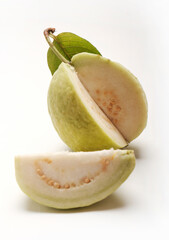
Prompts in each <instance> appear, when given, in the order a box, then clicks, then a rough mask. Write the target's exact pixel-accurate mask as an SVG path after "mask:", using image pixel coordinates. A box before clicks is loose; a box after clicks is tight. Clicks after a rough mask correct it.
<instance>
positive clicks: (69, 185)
mask: <svg viewBox="0 0 169 240" xmlns="http://www.w3.org/2000/svg"><path fill="white" fill-rule="evenodd" d="M43 161H44V162H46V163H47V164H50V163H52V160H50V159H44V160H43ZM101 163H102V170H101V171H100V172H98V173H97V174H96V175H95V176H94V177H96V176H98V175H99V174H100V173H101V172H102V171H105V170H106V169H107V166H108V165H109V164H110V160H109V159H102V161H101ZM35 167H36V173H37V175H38V176H39V177H40V178H41V179H42V180H43V181H44V182H45V183H46V184H48V185H49V186H51V187H53V188H57V189H69V188H72V187H73V188H74V187H77V186H79V185H76V184H75V183H73V182H72V183H66V184H64V185H61V184H60V183H59V181H57V180H54V179H51V178H48V177H47V176H46V175H45V174H44V172H43V170H42V169H41V167H40V165H39V163H38V161H36V162H35ZM94 177H91V178H88V177H85V178H83V179H81V181H80V185H82V184H88V183H90V182H91V181H93V180H94Z"/></svg>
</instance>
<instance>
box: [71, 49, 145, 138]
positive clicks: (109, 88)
mask: <svg viewBox="0 0 169 240" xmlns="http://www.w3.org/2000/svg"><path fill="white" fill-rule="evenodd" d="M71 63H72V65H73V66H74V68H75V70H76V72H77V74H78V77H79V79H80V81H81V82H82V84H83V85H84V87H85V88H86V89H87V90H88V92H89V94H90V96H91V97H92V98H93V99H94V101H95V102H96V103H97V104H98V106H99V107H100V108H101V109H102V110H103V112H104V113H105V114H106V116H107V117H108V118H109V119H110V120H111V121H112V122H113V124H114V125H115V126H116V127H117V129H118V130H119V131H120V133H121V134H122V135H123V137H124V138H125V139H126V140H127V141H128V142H131V141H132V140H133V139H134V138H136V137H137V136H138V135H139V134H140V133H141V132H142V131H143V129H144V128H145V126H146V123H147V100H146V95H145V93H144V90H143V88H142V86H141V84H140V83H139V81H138V80H137V78H136V77H135V76H134V75H133V74H132V73H131V72H129V71H128V70H127V69H126V68H125V67H123V66H122V65H121V64H119V63H116V62H112V61H110V60H109V59H107V58H104V57H102V56H99V55H95V54H88V53H82V54H77V55H75V56H73V58H72V60H71Z"/></svg>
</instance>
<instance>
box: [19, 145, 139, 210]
mask: <svg viewBox="0 0 169 240" xmlns="http://www.w3.org/2000/svg"><path fill="white" fill-rule="evenodd" d="M46 158H48V159H49V158H50V159H51V160H52V163H51V165H50V166H49V167H48V171H47V170H46V172H47V175H48V177H49V176H50V174H51V175H52V174H53V172H56V173H57V169H58V168H56V164H57V161H60V162H59V164H60V163H61V162H62V164H63V165H64V163H65V165H64V167H63V170H65V175H64V174H63V175H62V177H61V178H62V179H63V178H66V175H67V174H69V175H70V174H71V171H72V169H71V168H69V166H67V164H68V162H70V164H71V163H72V164H73V163H74V162H75V164H74V166H73V168H75V170H76V171H77V175H78V176H81V174H82V175H83V174H84V173H83V172H84V165H85V164H87V165H88V167H89V168H91V169H92V168H93V169H95V167H96V169H97V166H98V165H99V164H103V161H105V160H106V161H107V160H108V161H109V165H106V166H107V167H106V169H105V168H104V165H103V167H102V168H100V169H101V172H100V174H98V175H97V176H96V177H95V178H94V179H93V180H92V181H91V182H90V183H87V184H83V185H80V186H76V187H73V188H69V189H64V188H61V189H56V188H54V187H53V186H49V185H48V184H46V183H44V181H42V180H41V179H40V177H39V176H38V175H37V173H36V167H35V163H36V162H37V161H40V163H41V164H42V162H43V160H44V159H46ZM76 163H78V164H77V165H78V166H76ZM46 164H47V163H46ZM93 165H94V166H93ZM57 166H59V165H57ZM43 167H44V169H46V165H43ZM134 167H135V156H134V153H133V151H131V150H112V149H111V150H103V151H97V152H80V153H56V154H48V155H43V156H42V155H40V156H38V155H36V156H18V157H16V158H15V173H16V179H17V182H18V184H19V186H20V188H21V189H22V191H23V192H24V193H25V194H27V195H28V196H29V197H30V198H32V199H33V200H34V201H36V202H38V203H40V204H42V205H45V206H49V207H53V208H58V209H70V208H77V207H84V206H89V205H91V204H94V203H96V202H98V201H101V200H102V199H104V198H106V197H107V196H109V195H110V194H111V193H112V192H114V191H115V190H116V189H117V188H118V187H119V186H120V185H121V184H122V183H123V182H124V181H125V180H126V179H127V178H128V176H129V175H130V174H131V172H132V171H133V169H134ZM86 174H88V173H87V171H86ZM52 176H53V175H52ZM73 177H74V172H72V178H73Z"/></svg>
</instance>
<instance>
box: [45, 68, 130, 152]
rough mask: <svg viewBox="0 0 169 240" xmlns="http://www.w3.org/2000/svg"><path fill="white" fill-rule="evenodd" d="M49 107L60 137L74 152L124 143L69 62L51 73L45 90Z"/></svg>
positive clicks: (118, 146)
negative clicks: (50, 78) (51, 76)
mask: <svg viewBox="0 0 169 240" xmlns="http://www.w3.org/2000/svg"><path fill="white" fill-rule="evenodd" d="M48 109H49V114H50V116H51V119H52V122H53V125H54V127H55V129H56V130H57V132H58V134H59V136H60V137H61V139H62V140H63V141H64V142H65V143H66V144H67V145H68V146H69V147H70V148H71V149H72V150H74V151H95V150H102V149H109V148H112V147H113V148H115V149H116V148H122V147H124V146H126V145H127V143H126V141H125V140H124V138H123V137H122V135H121V134H120V132H119V131H118V130H117V128H116V127H115V126H114V125H113V124H112V122H111V121H110V120H109V119H108V118H107V116H106V115H105V114H104V113H103V112H102V110H101V109H100V108H99V107H98V105H97V104H96V103H95V102H94V100H93V99H92V98H91V97H90V95H89V93H88V92H87V91H86V89H85V88H84V86H83V85H82V83H81V82H80V80H79V79H78V76H77V74H76V72H75V69H74V67H72V66H71V65H70V64H67V63H61V64H60V66H59V68H58V70H57V71H56V72H55V73H54V75H53V78H52V81H51V83H50V86H49V90H48Z"/></svg>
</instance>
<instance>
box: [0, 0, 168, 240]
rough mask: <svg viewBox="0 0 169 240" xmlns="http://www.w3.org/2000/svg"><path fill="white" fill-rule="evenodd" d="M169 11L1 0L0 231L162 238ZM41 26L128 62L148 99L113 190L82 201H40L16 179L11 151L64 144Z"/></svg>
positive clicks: (31, 235)
mask: <svg viewBox="0 0 169 240" xmlns="http://www.w3.org/2000/svg"><path fill="white" fill-rule="evenodd" d="M168 12H169V6H168V1H167V0H166V1H165V0H154V1H153V0H149V1H146V0H142V1H138V0H115V1H112V0H104V1H101V0H93V1H91V0H90V1H89V0H85V1H78V0H72V1H68V0H65V1H57V0H53V1H52V0H48V1H37V0H34V1H33V0H29V1H26V0H22V1H21V0H15V1H12V0H1V1H0V110H1V111H0V112H1V115H0V149H1V150H0V152H1V174H0V189H1V195H0V196H1V197H0V221H1V224H0V226H1V231H0V238H1V239H16V240H20V239H24V240H28V239H41V240H42V239H71V238H72V239H85V240H86V239H103V238H106V237H107V238H112V239H113V238H114V239H123V238H125V239H143V238H144V239H152V238H154V237H158V238H160V239H167V236H168V237H169V234H168V231H167V230H168V229H167V227H168V221H169V217H168V215H169V206H168V202H169V159H168V156H167V149H168V146H169V142H168V133H169V128H168V122H169V107H168V103H169V57H168V56H169V44H168V43H169V31H168V29H169V14H168ZM46 27H56V30H57V32H58V33H60V32H63V31H70V32H73V33H76V34H78V35H80V36H82V37H84V38H86V39H88V40H89V41H90V42H91V43H93V44H94V45H95V46H96V47H97V48H98V50H99V51H100V52H101V53H102V55H103V56H105V57H107V58H110V59H112V60H114V61H117V62H120V63H121V64H123V65H124V66H125V67H127V68H128V69H130V71H131V72H132V73H133V74H135V75H136V76H137V77H138V78H139V80H140V82H141V84H142V86H143V88H144V90H145V92H146V95H147V99H148V104H149V120H148V125H147V128H146V129H145V131H144V132H143V133H142V134H141V136H140V137H139V138H138V139H136V140H135V141H133V142H132V143H131V144H130V146H129V148H131V149H134V150H135V154H136V158H137V160H136V168H135V170H134V172H133V173H132V175H131V176H130V177H129V179H128V180H127V181H126V182H125V183H124V184H123V185H122V186H121V187H120V188H119V189H118V190H117V191H116V192H115V193H114V194H113V195H111V196H110V197H108V198H107V199H105V200H104V201H102V202H100V203H97V204H95V205H93V206H90V207H87V208H83V209H77V210H67V211H59V210H54V209H50V208H46V207H43V206H40V205H38V204H36V203H34V202H33V201H31V200H30V199H29V198H28V197H27V196H26V195H24V194H23V193H22V192H21V190H20V189H19V187H18V185H17V183H16V181H15V171H14V156H15V155H16V154H21V153H22V154H23V153H41V152H50V151H62V150H63V151H64V150H66V149H68V148H67V147H66V145H65V144H64V143H63V142H62V141H61V140H60V139H59V137H58V135H57V133H56V132H55V130H54V128H53V126H52V123H51V120H50V117H49V115H48V110H47V100H46V99H47V90H48V86H49V83H50V79H51V74H50V71H49V69H48V67H47V62H46V52H47V49H48V46H47V43H46V42H45V39H44V37H43V30H44V29H45V28H46ZM2 236H3V237H2Z"/></svg>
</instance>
